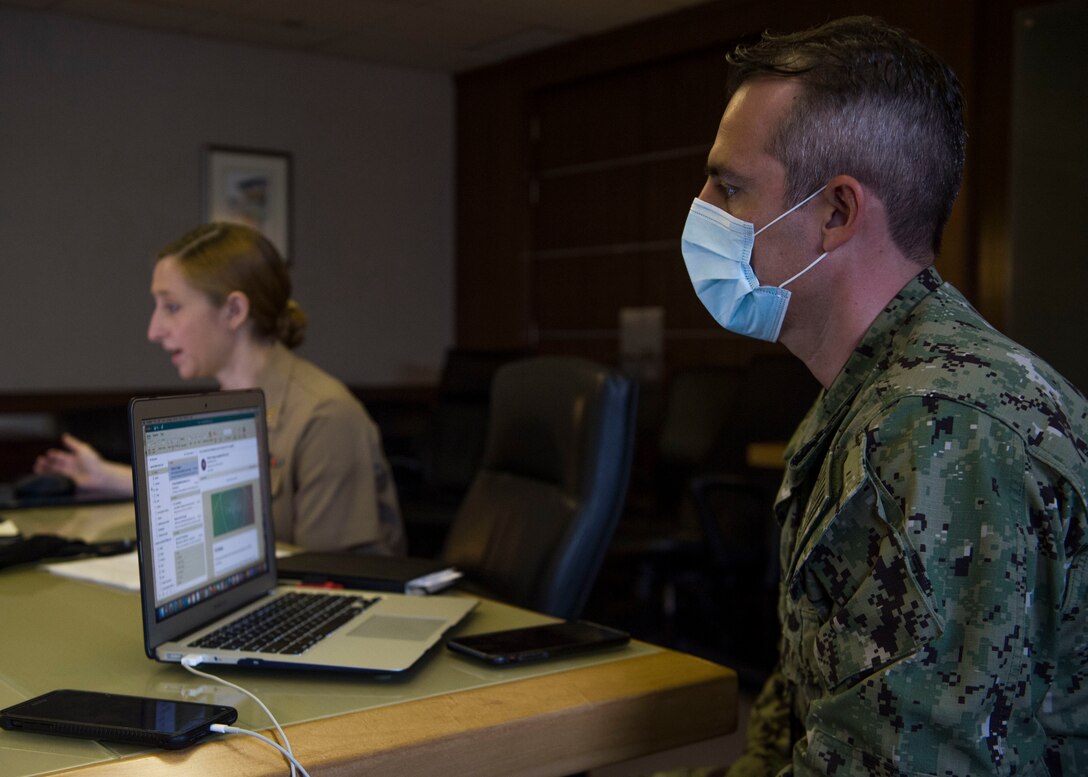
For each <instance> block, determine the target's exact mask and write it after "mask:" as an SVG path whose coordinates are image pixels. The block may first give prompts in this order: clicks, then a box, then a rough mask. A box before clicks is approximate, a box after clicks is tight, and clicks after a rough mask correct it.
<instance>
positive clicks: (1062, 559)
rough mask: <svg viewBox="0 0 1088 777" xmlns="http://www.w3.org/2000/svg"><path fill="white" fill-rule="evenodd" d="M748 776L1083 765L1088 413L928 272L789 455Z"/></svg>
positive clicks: (1087, 731) (1087, 724) (895, 305)
mask: <svg viewBox="0 0 1088 777" xmlns="http://www.w3.org/2000/svg"><path fill="white" fill-rule="evenodd" d="M787 460H788V468H787V471H786V475H785V477H784V480H783V483H782V487H781V489H780V491H779V494H778V499H777V502H776V505H775V511H776V513H777V517H778V519H779V521H780V522H781V524H782V544H781V551H780V554H781V565H782V586H781V591H780V597H779V615H780V617H781V620H782V632H783V637H782V644H781V656H780V662H779V667H778V669H777V670H776V673H775V674H774V675H773V676H772V677H771V679H770V680H769V682H768V683H767V685H766V686H765V688H764V690H763V692H762V694H761V695H760V697H759V699H758V700H757V702H756V704H755V706H754V708H753V711H752V720H751V723H750V726H749V731H748V750H747V752H746V754H745V756H744V757H743V758H742V759H741V760H740V761H739V762H738V763H736V764H734V766H733V768H732V770H731V771H730V772H729V774H730V776H731V777H749V776H750V775H768V774H771V775H773V774H780V775H790V774H793V775H798V777H800V775H809V774H821V775H822V774H827V775H836V776H837V777H855V776H856V777H870V776H871V775H942V776H943V777H962V776H965V775H983V774H985V775H990V774H998V775H1050V777H1056V776H1057V775H1062V776H1063V777H1072V776H1074V775H1088V614H1086V613H1085V606H1086V604H1088V601H1086V592H1088V569H1086V561H1085V556H1086V553H1085V543H1086V507H1085V496H1086V481H1088V403H1086V401H1085V399H1084V397H1083V396H1082V395H1081V394H1080V393H1079V392H1078V391H1077V390H1076V389H1075V388H1073V387H1072V386H1071V385H1070V384H1069V383H1068V382H1067V381H1066V380H1065V379H1063V378H1062V377H1061V376H1060V375H1058V374H1057V373H1056V372H1055V371H1054V370H1053V369H1052V368H1050V367H1049V366H1048V365H1046V364H1045V363H1043V362H1042V361H1041V360H1039V359H1038V358H1037V357H1035V356H1033V355H1032V354H1031V353H1029V352H1028V351H1026V350H1025V349H1023V348H1022V347H1020V346H1018V345H1016V344H1015V343H1013V342H1012V341H1010V340H1009V339H1008V338H1006V337H1004V336H1003V335H1001V334H1000V333H999V332H997V331H996V330H994V329H993V328H992V327H991V326H990V325H989V324H987V323H986V322H985V321H984V320H983V319H982V318H981V317H980V316H979V315H978V314H977V313H976V312H975V311H974V310H973V309H972V308H971V306H970V305H969V304H968V303H967V302H966V301H965V300H964V298H963V297H962V296H961V295H960V294H959V293H958V292H957V291H956V290H955V289H953V288H952V287H951V286H948V285H947V284H944V283H943V282H942V281H941V279H940V277H939V276H938V274H937V273H936V272H935V271H934V270H932V269H928V270H925V271H924V272H922V273H921V274H920V275H919V276H917V277H916V278H915V279H914V280H913V281H912V282H911V283H910V284H908V285H907V286H906V288H904V289H903V291H901V292H900V293H899V294H898V295H897V296H896V298H895V299H893V300H892V302H891V303H889V305H888V307H887V308H886V309H885V310H884V312H883V313H882V314H881V315H880V316H879V317H878V319H877V320H876V321H875V322H874V324H873V326H872V327H871V328H870V330H869V332H868V333H867V334H866V336H865V338H864V340H863V341H862V343H861V344H860V345H859V347H858V348H857V349H856V351H855V352H854V354H853V355H852V356H851V358H850V359H849V361H848V362H847V364H846V366H845V368H844V369H843V371H842V373H841V374H840V375H839V377H838V378H837V379H836V381H835V383H834V384H833V385H832V386H831V387H830V388H829V389H828V390H827V391H826V392H824V393H823V394H821V397H820V398H819V399H818V401H817V403H816V405H815V406H814V407H813V408H812V410H811V411H810V412H809V414H808V416H807V417H806V418H805V420H804V421H803V422H802V424H801V426H800V428H799V429H798V431H797V433H796V434H795V435H794V438H793V440H792V441H791V442H790V445H789V447H788V449H787Z"/></svg>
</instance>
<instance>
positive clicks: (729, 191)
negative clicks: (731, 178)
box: [717, 181, 737, 200]
mask: <svg viewBox="0 0 1088 777" xmlns="http://www.w3.org/2000/svg"><path fill="white" fill-rule="evenodd" d="M717 187H718V191H719V192H721V193H722V196H723V197H725V199H727V200H728V199H729V198H730V197H735V196H736V194H737V187H736V186H730V185H729V184H727V183H724V182H722V181H718V182H717Z"/></svg>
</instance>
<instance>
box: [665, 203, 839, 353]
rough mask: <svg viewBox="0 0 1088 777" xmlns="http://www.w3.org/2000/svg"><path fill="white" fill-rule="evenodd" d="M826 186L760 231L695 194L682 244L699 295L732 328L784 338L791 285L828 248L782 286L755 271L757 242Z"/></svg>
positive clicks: (772, 339) (761, 336)
mask: <svg viewBox="0 0 1088 777" xmlns="http://www.w3.org/2000/svg"><path fill="white" fill-rule="evenodd" d="M823 190H824V187H822V186H821V187H820V188H819V189H817V190H816V191H814V192H813V193H812V194H810V195H809V196H808V197H805V199H803V200H801V201H800V202H799V203H797V204H796V205H794V206H793V207H792V208H790V209H789V210H787V211H786V212H785V213H783V214H782V215H780V216H778V218H776V219H774V220H772V221H771V222H770V223H768V224H766V225H765V226H763V227H762V228H761V229H760V230H759V232H756V231H755V225H754V224H751V223H750V222H747V221H741V220H740V219H738V218H736V217H735V216H731V215H729V214H728V213H726V212H725V211H724V210H722V209H721V208H716V207H714V206H713V205H711V204H710V203H708V202H704V201H703V200H700V199H699V198H698V197H696V198H695V201H694V202H692V204H691V211H690V212H689V213H688V220H687V223H686V224H685V225H684V234H683V237H681V239H680V248H681V252H682V253H683V255H684V264H685V265H687V268H688V276H690V278H691V283H692V285H693V286H694V287H695V294H696V296H697V297H699V300H700V301H701V302H702V303H703V305H705V306H706V309H707V310H709V311H710V315H712V316H713V317H714V320H715V321H717V322H718V323H719V324H721V325H722V326H723V327H725V328H726V329H728V330H729V331H730V332H736V333H737V334H741V335H747V336H748V337H754V338H756V339H757V340H767V341H769V342H772V343H773V342H775V341H776V340H778V335H779V333H780V332H781V331H782V321H783V320H784V319H785V318H786V307H787V306H788V305H789V302H790V292H789V291H787V290H786V286H787V285H788V284H790V283H793V281H795V280H797V279H798V278H800V277H801V276H802V275H804V274H805V273H806V272H808V271H809V270H811V269H812V268H813V267H815V266H816V265H817V264H818V263H819V262H820V260H822V259H823V258H824V257H825V256H827V252H826V251H825V252H824V253H822V254H820V255H819V256H818V257H816V259H815V261H813V262H812V263H811V264H809V265H808V267H806V268H805V269H803V270H801V272H799V273H797V274H796V275H794V276H793V277H792V278H790V279H789V280H787V281H786V282H785V283H783V284H782V285H781V286H761V285H760V283H759V280H758V279H757V278H756V274H755V271H753V270H752V244H753V243H754V242H755V237H756V235H758V234H759V233H760V232H762V231H763V230H765V229H767V228H768V227H770V226H771V225H773V224H775V223H777V222H778V221H780V220H781V219H784V218H785V217H786V216H788V215H790V214H791V213H793V212H794V211H795V210H797V209H798V208H800V207H801V206H802V205H804V204H805V203H807V202H808V201H809V200H811V199H812V198H813V197H815V196H816V195H817V194H819V193H820V192H822V191H823Z"/></svg>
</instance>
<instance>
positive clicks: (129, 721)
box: [0, 689, 238, 750]
mask: <svg viewBox="0 0 1088 777" xmlns="http://www.w3.org/2000/svg"><path fill="white" fill-rule="evenodd" d="M237 719H238V712H237V711H236V710H235V709H234V708H233V707H227V706H225V705H222V704H200V703H199V702H192V701H170V700H168V699H150V698H146V697H143V696H123V695H121V694H117V693H98V692H96V691H73V690H68V689H63V690H58V691H50V692H49V693H45V694H42V695H41V696H37V697H35V698H33V699H28V700H27V701H24V702H22V703H20V704H16V705H14V706H12V707H8V708H7V709H6V710H0V728H4V729H7V730H8V731H30V732H34V733H37V734H57V735H59V736H67V737H83V738H84V739H101V740H104V741H107V742H127V743H130V744H135V745H152V746H154V747H165V748H168V749H170V750H177V749H179V748H182V747H188V746H189V745H191V744H193V743H194V742H196V741H197V740H198V739H200V738H201V737H202V736H204V735H205V734H207V733H208V727H209V726H211V725H212V724H213V723H223V724H226V725H229V724H231V723H233V722H234V721H235V720H237Z"/></svg>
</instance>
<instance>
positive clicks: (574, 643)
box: [446, 621, 631, 664]
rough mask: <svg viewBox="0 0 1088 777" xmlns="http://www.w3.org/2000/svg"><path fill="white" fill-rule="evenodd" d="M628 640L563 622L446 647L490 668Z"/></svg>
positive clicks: (586, 624) (621, 635)
mask: <svg viewBox="0 0 1088 777" xmlns="http://www.w3.org/2000/svg"><path fill="white" fill-rule="evenodd" d="M630 639H631V638H630V636H629V635H628V634H627V633H625V632H623V631H618V630H616V629H611V628H608V627H607V626H599V625H597V624H596V623H590V622H588V621H567V622H564V623H550V624H546V625H544V626H529V627H527V628H521V629H510V630H508V631H492V632H488V633H486V634H473V635H471V636H467V637H455V638H453V639H451V640H450V641H449V642H447V643H446V644H447V647H449V649H450V650H454V651H456V652H458V653H464V654H465V655H468V656H472V657H473V658H476V659H479V660H481V661H486V662H487V663H490V664H514V663H524V662H526V661H542V660H544V659H546V658H554V657H556V656H565V655H571V654H574V653H583V652H586V651H590V650H600V649H603V648H609V647H618V646H620V645H626V644H627V643H628V642H629V641H630Z"/></svg>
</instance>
